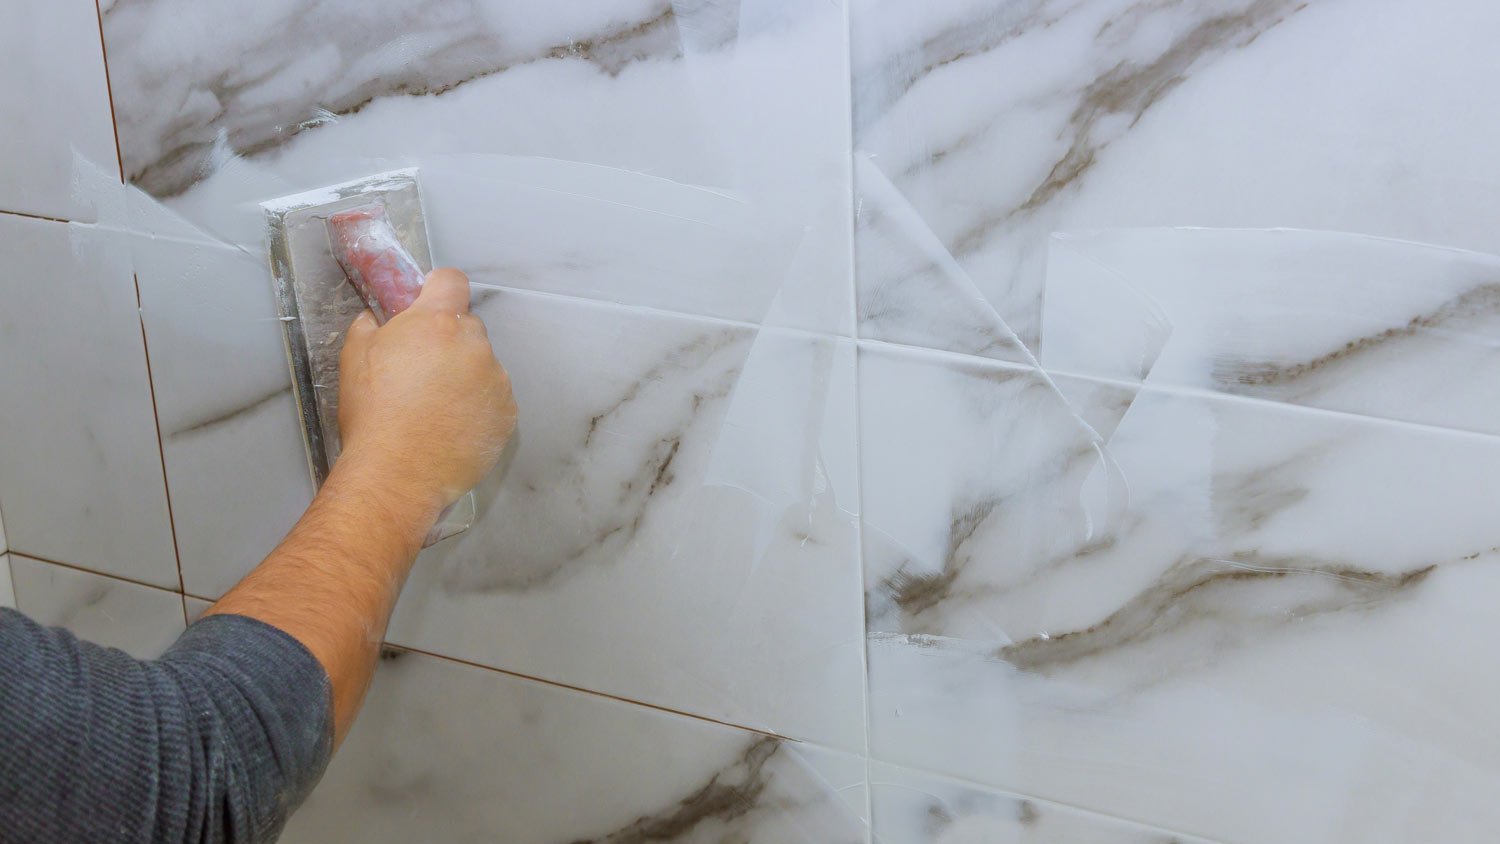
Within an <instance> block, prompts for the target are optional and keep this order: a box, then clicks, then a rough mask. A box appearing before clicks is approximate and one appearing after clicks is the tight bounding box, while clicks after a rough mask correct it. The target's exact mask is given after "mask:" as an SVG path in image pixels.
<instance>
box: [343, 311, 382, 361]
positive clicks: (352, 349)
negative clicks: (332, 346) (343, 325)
mask: <svg viewBox="0 0 1500 844" xmlns="http://www.w3.org/2000/svg"><path fill="white" fill-rule="evenodd" d="M376 328H377V326H376V325H375V315H374V314H372V313H370V309H369V308H366V309H365V310H363V311H361V312H360V314H359V316H357V317H355V318H354V322H352V323H350V324H349V330H348V331H345V332H344V350H343V352H342V353H341V354H340V364H343V363H344V362H346V361H351V360H359V359H360V358H362V357H364V355H365V350H366V349H368V348H369V347H370V341H371V340H373V339H374V338H375V330H376Z"/></svg>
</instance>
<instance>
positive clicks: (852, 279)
mask: <svg viewBox="0 0 1500 844" xmlns="http://www.w3.org/2000/svg"><path fill="white" fill-rule="evenodd" d="M852 2H853V0H844V2H843V3H842V6H843V23H844V45H843V46H844V69H845V71H846V75H845V77H844V79H843V82H844V90H845V92H846V93H847V95H848V96H847V98H846V99H845V101H844V106H845V108H846V109H847V111H846V113H845V115H844V117H845V121H844V125H845V126H846V127H847V129H848V131H847V133H846V134H845V136H844V142H845V144H844V146H845V149H847V150H848V155H847V156H846V158H845V160H844V167H845V171H844V172H845V174H846V176H847V179H848V182H847V183H848V187H849V204H848V205H847V206H845V208H844V216H845V223H846V225H847V226H848V228H847V230H846V235H847V238H848V241H847V242H848V247H849V251H848V263H847V266H848V270H849V290H848V294H847V295H848V299H849V324H848V327H849V330H850V332H852V333H853V335H854V337H855V338H856V339H855V345H854V383H853V385H852V390H851V394H852V399H851V400H852V401H853V402H854V407H853V408H852V410H851V416H852V419H853V426H854V431H853V434H854V499H855V501H854V503H855V513H856V514H857V515H856V517H855V526H854V562H855V585H856V588H857V589H858V590H859V594H858V596H857V599H858V600H857V605H858V606H859V622H860V628H861V629H860V630H859V631H858V632H859V634H860V636H859V638H860V648H859V703H860V717H861V718H862V719H863V721H864V723H863V724H861V727H862V728H863V729H862V732H863V738H864V757H865V758H864V763H865V764H864V767H865V844H875V840H876V839H875V788H874V783H873V779H874V777H873V771H872V770H871V756H872V753H871V751H872V746H871V742H870V726H871V722H872V720H873V719H872V717H871V715H872V710H871V708H870V706H871V704H870V637H869V629H870V620H869V616H868V613H869V607H868V601H866V600H865V573H866V569H865V520H864V512H865V507H864V504H865V488H864V487H865V484H864V457H865V441H864V424H863V421H864V414H863V413H861V412H860V409H861V408H860V367H861V366H862V363H861V361H860V354H859V340H858V337H859V255H858V250H857V249H856V239H857V238H858V236H859V220H858V214H857V212H856V210H855V209H856V207H857V205H858V202H859V197H858V195H857V193H856V189H855V184H854V179H855V176H854V22H853V10H852V9H851V8H850V7H851V4H852Z"/></svg>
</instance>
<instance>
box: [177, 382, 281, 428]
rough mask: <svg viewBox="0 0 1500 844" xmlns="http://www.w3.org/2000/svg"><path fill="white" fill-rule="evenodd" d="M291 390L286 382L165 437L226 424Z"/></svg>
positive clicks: (190, 423)
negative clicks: (282, 385) (281, 385)
mask: <svg viewBox="0 0 1500 844" xmlns="http://www.w3.org/2000/svg"><path fill="white" fill-rule="evenodd" d="M291 391H292V387H291V385H290V384H288V385H286V386H284V387H277V388H276V389H274V390H271V391H270V392H268V393H265V394H263V395H260V396H256V397H255V398H253V399H251V400H250V401H248V402H245V403H244V404H241V405H238V406H236V407H233V408H230V409H229V410H225V411H219V412H215V413H213V414H212V415H210V416H208V417H207V418H204V419H200V420H197V421H194V422H189V423H188V424H186V425H184V426H182V427H181V428H178V429H177V430H175V431H172V432H171V433H169V434H167V438H168V439H176V438H178V437H184V436H188V435H189V434H196V433H200V432H202V431H206V430H208V429H210V428H216V427H218V426H220V425H223V424H226V423H228V422H232V421H234V420H235V419H238V418H240V417H241V416H247V415H249V414H252V413H254V412H255V411H257V410H259V409H261V408H262V407H265V406H266V405H268V404H270V403H271V402H274V401H275V400H276V399H278V398H281V397H282V396H284V395H287V394H289V393H291Z"/></svg>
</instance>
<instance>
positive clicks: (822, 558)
mask: <svg viewBox="0 0 1500 844" xmlns="http://www.w3.org/2000/svg"><path fill="white" fill-rule="evenodd" d="M144 283H145V282H144V280H143V285H144ZM226 296H228V297H229V298H231V299H232V298H233V296H232V294H226ZM474 302H475V305H474V307H475V311H476V313H478V314H479V315H480V317H481V318H483V319H484V320H485V321H486V323H487V324H488V326H489V328H490V336H491V339H492V341H493V342H494V344H495V348H496V354H497V355H498V356H499V358H500V359H501V360H502V361H504V362H505V364H506V366H507V368H508V369H509V371H510V374H511V378H512V381H513V383H514V385H515V391H516V396H517V400H518V402H519V404H520V407H521V420H520V427H519V433H518V434H517V436H516V439H515V441H514V443H513V445H512V448H511V451H510V453H509V455H508V456H507V458H506V459H504V460H503V461H502V464H501V468H500V469H499V470H497V472H495V473H494V474H492V475H491V476H490V478H489V479H488V480H487V481H486V482H485V483H484V484H483V485H481V487H480V489H479V490H478V502H479V516H478V519H477V522H476V524H475V526H474V527H473V528H472V529H471V530H470V531H469V532H467V533H465V534H463V535H460V536H458V537H455V538H453V539H450V540H447V541H445V542H443V543H441V544H440V545H438V546H436V547H434V548H432V549H430V550H429V551H427V552H425V553H424V554H423V556H422V558H421V559H419V560H418V563H417V566H416V569H415V571H414V573H413V575H412V578H411V581H410V582H409V584H408V585H407V587H406V591H405V593H404V596H403V598H402V601H401V604H400V605H399V606H398V608H397V613H396V617H395V619H394V621H393V624H392V627H391V630H390V634H389V639H390V641H392V642H395V643H398V644H403V645H410V646H412V647H417V648H421V649H423V650H429V651H433V652H437V653H441V654H444V655H449V656H456V657H461V658H463V659H466V660H471V661H474V662H479V663H482V664H486V665H494V666H497V667H501V668H505V669H508V670H512V671H517V672H520V673H524V674H528V675H532V676H537V677H542V678H544V679H548V680H553V681H556V682H561V683H566V684H570V685H577V686H582V687H585V688H590V689H595V690H600V691H605V692H608V693H610V694H616V695H620V696H622V697H628V698H632V699H639V700H642V701H646V702H649V703H653V704H656V705H660V706H665V707H669V708H673V709H679V710H685V711H689V712H692V713H695V714H699V715H705V716H708V717H712V718H716V719H720V720H724V721H728V722H731V723H738V724H743V725H746V726H750V727H754V728H757V729H765V730H769V731H773V732H777V733H780V734H784V735H789V736H792V737H797V738H808V739H814V740H818V741H822V742H824V743H826V744H828V745H830V746H835V747H839V748H844V749H852V748H857V747H859V746H861V745H862V743H863V729H864V727H863V718H862V702H861V687H862V685H863V684H862V679H861V659H862V656H861V651H862V648H863V637H862V634H861V630H862V627H861V591H862V590H861V587H860V575H859V562H858V557H857V552H856V534H855V530H856V520H857V512H858V505H857V498H858V496H857V482H856V478H855V472H856V465H855V464H856V460H857V457H856V445H855V432H854V399H853V388H854V350H853V346H852V343H850V342H849V341H844V340H834V339H829V338H824V337H820V336H818V335H811V334H806V333H803V332H797V331H789V330H778V329H770V328H753V327H749V326H744V325H740V324H735V323H726V322H713V321H703V320H697V319H689V318H685V317H679V316H674V315H670V314H664V313H661V312H652V311H644V310H640V309H634V308H624V307H619V306H615V305H604V304H598V303H593V302H587V301H582V300H575V299H563V298H559V297H554V296H548V295H543V294H536V293H530V292H523V291H512V290H499V289H494V288H479V289H477V290H476V292H475V297H474ZM148 323H150V318H149V316H148ZM246 330H247V331H248V330H249V329H248V328H247V329H246ZM278 353H279V350H278ZM247 371H255V370H247ZM210 377H211V372H209V371H205V372H203V373H202V379H203V383H204V384H205V385H206V384H207V382H208V380H209V379H210ZM272 387H273V389H274V388H275V384H274V381H273V382H272ZM158 389H159V392H161V391H162V389H163V388H162V387H161V386H159V388H158ZM240 394H241V395H242V398H238V399H236V398H232V396H233V392H232V391H231V392H225V393H224V395H225V396H230V397H231V398H228V399H226V400H225V401H224V402H222V404H223V405H224V406H228V407H233V406H236V405H237V404H242V405H245V406H247V407H251V410H250V411H248V412H246V413H244V414H242V415H244V416H251V417H252V418H251V419H249V420H246V421H245V422H243V423H237V422H235V421H231V422H230V423H228V424H213V425H207V426H198V427H197V428H196V430H193V429H192V428H189V429H188V430H190V431H191V432H192V433H191V435H190V436H189V437H187V438H184V439H191V440H192V442H193V448H194V449H195V451H194V452H193V455H196V459H195V460H188V461H186V462H179V460H178V451H177V449H178V448H182V447H183V446H180V445H174V442H175V441H176V440H178V439H180V438H179V437H178V436H177V435H176V434H174V433H173V432H174V431H175V430H177V428H179V427H180V426H179V425H178V424H177V423H175V422H173V421H170V420H172V419H174V418H175V417H176V416H177V415H178V410H175V409H173V408H171V407H169V405H168V402H167V400H166V399H165V398H164V399H163V411H162V419H163V428H164V430H165V431H166V432H167V433H166V443H167V458H168V459H167V463H168V469H169V472H171V476H172V480H173V484H174V487H173V488H174V492H175V493H176V495H177V496H178V497H181V495H182V494H183V493H182V492H181V490H184V489H196V490H198V491H199V494H200V496H201V499H202V500H201V501H200V502H199V503H198V504H197V505H195V506H194V507H193V508H190V507H189V506H188V505H186V504H180V505H179V506H178V509H177V529H178V532H179V535H180V536H182V544H183V548H184V556H183V571H184V578H185V580H186V582H187V584H188V591H189V592H190V593H194V594H200V595H204V596H206V597H212V596H215V595H219V594H222V592H223V591H224V590H227V589H228V588H229V587H230V586H232V585H233V584H234V583H235V581H237V580H238V579H239V578H240V577H242V576H243V575H244V574H245V573H246V572H248V571H249V569H250V568H251V567H252V566H253V565H254V564H255V562H258V560H259V558H260V556H261V555H263V554H264V553H266V552H267V551H269V550H270V546H271V544H272V543H273V542H274V538H273V536H272V534H273V533H274V530H273V528H274V527H275V525H274V520H270V519H264V520H262V519H259V513H262V512H264V510H263V509H260V510H248V511H247V510H246V509H244V508H245V507H246V506H247V505H239V506H237V507H233V508H225V507H223V505H222V504H221V503H220V502H221V501H222V500H224V498H223V496H218V495H215V494H214V493H213V489H214V487H215V486H216V485H218V484H233V485H234V487H235V488H236V489H237V490H238V491H236V492H233V493H231V494H232V495H234V496H236V497H237V498H236V500H240V501H243V502H255V501H256V500H257V499H259V500H260V502H261V507H262V508H263V507H265V506H267V505H268V504H269V503H271V502H283V501H284V502H286V504H287V507H288V510H287V512H286V514H285V516H284V517H285V518H286V519H287V520H288V522H289V521H290V520H292V519H295V516H296V514H295V512H293V511H294V510H295V507H296V502H295V501H293V500H291V499H290V498H288V497H287V495H288V490H289V489H298V490H300V489H301V487H293V486H292V485H291V484H290V482H289V481H288V480H283V479H278V478H277V477H274V476H271V475H270V474H269V473H264V472H263V473H252V472H250V471H249V470H248V469H249V463H248V462H247V461H254V460H269V459H270V457H271V456H273V455H283V454H285V453H288V452H292V451H295V452H296V461H297V462H298V465H299V467H301V468H300V471H301V472H302V478H304V479H305V477H306V469H305V459H304V458H303V457H302V455H301V445H300V434H299V430H298V427H297V424H296V422H295V419H294V418H293V417H292V416H291V415H290V414H287V415H283V414H281V413H279V412H270V411H267V412H265V413H264V416H263V417H261V416H256V415H255V414H256V413H257V411H254V409H253V404H254V402H255V401H257V400H258V397H257V395H256V394H255V392H254V391H250V390H243V391H241V393H240ZM184 395H212V393H211V391H210V390H209V389H208V388H207V387H206V386H205V387H203V388H202V389H196V388H195V389H187V390H186V391H185V393H184ZM208 406H209V405H206V404H204V405H200V406H199V407H200V408H207V407H208ZM215 407H217V405H215ZM182 408H183V409H182V412H181V414H180V415H181V416H182V417H183V418H196V417H199V416H202V417H210V416H213V417H214V418H217V417H218V416H222V415H223V412H222V411H217V410H216V411H214V412H212V413H210V412H209V411H208V410H206V409H194V405H193V404H192V403H187V404H184V405H182ZM251 425H253V426H255V427H254V428H253V429H252V428H251V427H250V426H251ZM249 437H255V438H256V439H251V440H248V442H251V443H254V444H255V446H254V447H255V449H257V450H256V451H255V452H253V453H249V454H247V453H246V449H247V448H248V446H247V439H246V438H249ZM286 474H290V469H288V470H287V472H286ZM302 483H305V480H304V481H302ZM252 516H255V517H256V519H254V520H252ZM256 521H258V522H261V523H263V524H264V528H265V529H264V531H263V533H262V535H261V536H260V537H259V538H258V540H257V541H256V543H255V544H254V546H253V547H251V546H249V545H246V547H244V548H238V549H237V548H234V547H232V546H231V545H230V544H229V543H226V542H225V541H224V540H223V539H222V538H221V537H222V536H224V535H225V533H226V532H229V531H231V530H236V531H238V532H233V533H228V535H229V536H246V535H248V532H249V531H250V530H251V529H252V527H253V526H254V522H256ZM235 526H238V527H237V528H236V527H235ZM277 529H284V528H277ZM200 543H201V544H200ZM190 548H202V549H203V552H202V553H192V554H190V553H188V550H189V549H190Z"/></svg>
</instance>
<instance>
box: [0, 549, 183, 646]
mask: <svg viewBox="0 0 1500 844" xmlns="http://www.w3.org/2000/svg"><path fill="white" fill-rule="evenodd" d="M10 565H11V577H12V579H13V580H14V589H15V600H16V609H18V610H20V611H21V612H23V613H26V614H27V615H28V616H30V617H31V618H32V619H33V620H35V621H36V622H37V623H39V624H45V625H47V626H49V627H64V628H67V629H68V630H70V631H72V632H73V633H74V634H75V635H77V636H78V638H80V639H84V640H87V641H90V642H93V643H95V644H99V645H106V646H108V647H112V648H119V649H121V650H123V651H125V652H126V653H129V654H130V655H131V656H135V657H139V658H141V659H151V658H153V657H156V656H159V655H160V654H161V653H162V652H163V651H165V650H166V649H167V647H168V646H170V645H171V644H172V642H173V641H175V640H176V639H177V637H178V636H180V635H182V631H183V630H185V629H186V624H185V623H184V621H183V613H182V597H181V596H180V595H178V594H177V593H175V592H168V591H166V590H163V589H153V588H152V587H150V586H142V585H140V584H138V583H127V582H126V581H123V580H116V579H115V578H112V577H105V576H104V575H100V574H93V573H91V572H85V571H79V570H77V569H70V568H67V567H64V566H59V565H55V564H53V563H44V562H41V561H40V560H33V559H31V558H29V557H23V556H21V555H19V554H11V555H10Z"/></svg>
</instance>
